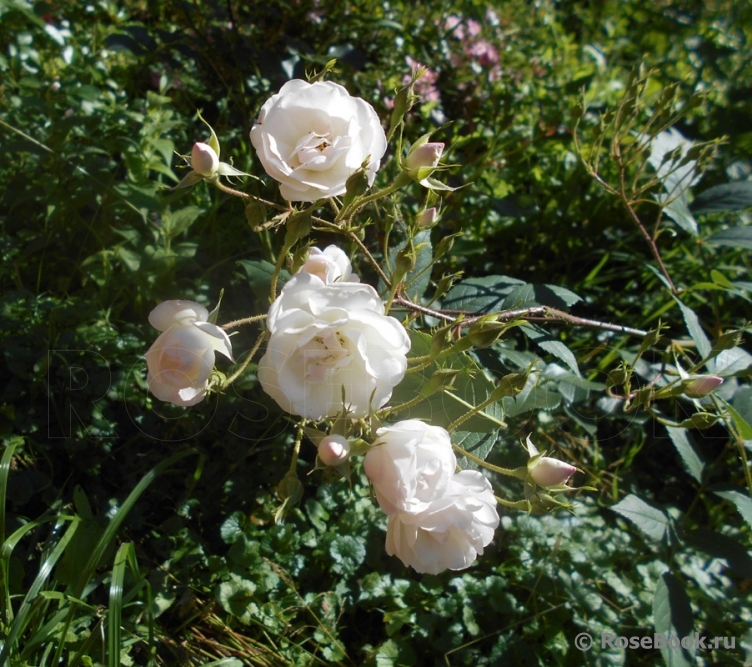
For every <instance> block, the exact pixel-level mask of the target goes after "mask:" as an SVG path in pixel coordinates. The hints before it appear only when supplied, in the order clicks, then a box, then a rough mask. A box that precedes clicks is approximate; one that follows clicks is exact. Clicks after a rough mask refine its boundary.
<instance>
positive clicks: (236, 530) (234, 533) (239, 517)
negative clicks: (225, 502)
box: [219, 511, 246, 544]
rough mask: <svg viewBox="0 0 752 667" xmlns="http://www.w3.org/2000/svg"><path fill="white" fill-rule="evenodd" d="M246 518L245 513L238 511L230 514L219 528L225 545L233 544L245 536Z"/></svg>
mask: <svg viewBox="0 0 752 667" xmlns="http://www.w3.org/2000/svg"><path fill="white" fill-rule="evenodd" d="M245 523H246V517H245V514H244V513H243V512H240V511H236V512H233V513H232V514H230V516H228V517H227V518H226V519H225V520H224V522H223V523H222V525H221V526H220V528H219V535H220V537H221V538H222V541H223V542H224V543H225V544H232V543H233V542H235V541H236V540H237V539H239V538H240V537H242V536H243V534H244V530H243V528H244V526H245Z"/></svg>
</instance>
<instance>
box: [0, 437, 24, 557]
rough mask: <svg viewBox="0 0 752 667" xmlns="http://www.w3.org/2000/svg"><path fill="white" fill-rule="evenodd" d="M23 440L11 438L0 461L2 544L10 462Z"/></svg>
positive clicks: (0, 530)
mask: <svg viewBox="0 0 752 667" xmlns="http://www.w3.org/2000/svg"><path fill="white" fill-rule="evenodd" d="M23 441H24V440H23V438H21V437H16V438H11V440H10V442H9V443H8V444H7V446H6V447H5V451H4V452H3V458H2V459H0V544H3V542H5V497H6V495H7V491H8V475H9V474H10V462H11V460H12V459H13V455H14V454H15V453H16V449H18V447H19V446H21V445H22V444H23Z"/></svg>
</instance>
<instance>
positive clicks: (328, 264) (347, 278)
mask: <svg viewBox="0 0 752 667" xmlns="http://www.w3.org/2000/svg"><path fill="white" fill-rule="evenodd" d="M298 273H310V274H311V275H313V276H318V277H319V278H320V279H321V281H322V282H323V283H325V284H327V285H331V284H332V283H335V282H342V283H359V282H360V278H358V276H357V275H356V274H354V273H353V271H352V264H351V263H350V260H349V258H348V257H347V255H346V254H345V253H344V251H343V250H341V249H340V248H338V247H337V246H336V245H330V246H328V247H327V248H326V249H324V250H319V249H318V248H315V247H314V248H310V249H309V250H308V259H307V260H306V263H305V264H303V266H301V267H300V271H299V272H298Z"/></svg>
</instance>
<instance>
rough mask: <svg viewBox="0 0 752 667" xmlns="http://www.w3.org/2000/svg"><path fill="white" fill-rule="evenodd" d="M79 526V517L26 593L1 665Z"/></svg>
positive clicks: (6, 643) (72, 523) (9, 634)
mask: <svg viewBox="0 0 752 667" xmlns="http://www.w3.org/2000/svg"><path fill="white" fill-rule="evenodd" d="M78 526H79V519H78V517H73V518H72V520H71V524H70V526H68V530H66V531H65V534H64V535H63V536H62V537H61V538H60V541H59V542H58V543H57V544H56V545H55V548H54V549H53V550H52V552H51V553H50V555H49V556H48V557H47V558H45V560H44V562H43V563H42V566H41V567H40V568H39V573H38V574H37V576H36V578H35V579H34V582H33V583H32V584H31V587H30V588H29V590H28V592H27V593H26V597H25V598H24V599H23V602H22V603H21V607H20V608H19V610H18V613H17V614H16V618H15V619H14V620H13V625H12V626H11V628H10V632H9V633H8V639H7V640H6V641H5V644H4V645H3V647H2V650H0V665H4V664H5V663H6V662H7V660H8V657H9V656H10V652H11V651H12V650H13V648H14V647H15V643H16V639H17V638H18V636H19V635H20V634H21V631H22V630H23V628H24V627H26V624H27V623H28V622H29V621H30V620H31V619H30V618H28V617H29V612H30V611H31V605H32V603H33V602H34V600H36V599H37V597H38V596H39V593H40V592H41V590H42V587H43V586H44V585H45V583H46V582H47V577H49V576H50V572H52V568H53V567H54V566H55V563H57V561H58V559H59V558H60V556H62V555H63V553H64V552H65V549H66V547H67V546H68V544H69V543H70V541H71V539H72V538H73V535H75V533H76V529H77V528H78Z"/></svg>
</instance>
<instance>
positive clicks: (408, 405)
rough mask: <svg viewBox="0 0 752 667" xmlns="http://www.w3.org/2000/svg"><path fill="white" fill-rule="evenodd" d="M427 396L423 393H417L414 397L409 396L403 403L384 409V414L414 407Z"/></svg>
mask: <svg viewBox="0 0 752 667" xmlns="http://www.w3.org/2000/svg"><path fill="white" fill-rule="evenodd" d="M426 398H428V397H427V396H423V394H418V395H417V396H416V397H415V398H411V399H410V400H409V401H405V402H404V403H400V404H399V405H394V406H392V407H390V408H388V409H387V410H386V414H391V413H393V412H402V411H403V410H407V409H408V408H412V407H415V406H416V405H418V403H420V402H422V401H425V400H426Z"/></svg>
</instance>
